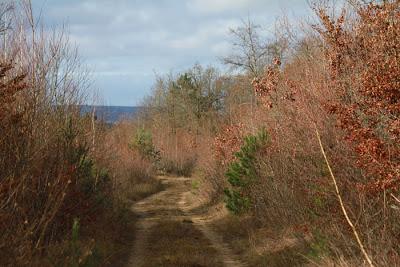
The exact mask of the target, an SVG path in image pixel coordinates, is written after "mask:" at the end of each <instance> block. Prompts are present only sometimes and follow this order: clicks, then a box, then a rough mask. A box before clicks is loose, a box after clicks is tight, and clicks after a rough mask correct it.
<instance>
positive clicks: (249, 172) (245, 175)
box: [224, 129, 268, 214]
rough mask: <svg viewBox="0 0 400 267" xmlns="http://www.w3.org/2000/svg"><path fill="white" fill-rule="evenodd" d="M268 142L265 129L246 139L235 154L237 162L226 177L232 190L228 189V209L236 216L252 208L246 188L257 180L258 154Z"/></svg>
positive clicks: (226, 193) (231, 166)
mask: <svg viewBox="0 0 400 267" xmlns="http://www.w3.org/2000/svg"><path fill="white" fill-rule="evenodd" d="M267 141H268V134H267V132H266V130H265V129H262V130H260V132H259V133H258V134H257V135H249V136H247V137H245V139H244V144H243V146H242V147H241V149H240V151H239V152H237V153H235V157H236V160H235V161H233V162H232V163H230V165H229V167H228V170H227V171H226V173H225V176H226V177H227V178H228V182H229V184H230V185H231V188H226V189H225V190H224V192H225V196H226V199H225V203H226V207H227V208H228V209H229V210H230V211H231V212H233V213H234V214H241V213H244V212H246V211H247V210H248V209H249V207H250V198H249V196H247V195H246V188H247V187H248V186H249V185H250V184H251V183H252V182H253V181H255V180H256V179H257V176H258V174H257V166H256V162H257V158H256V157H257V153H258V152H259V151H260V150H261V149H263V148H264V147H265V146H266V144H267Z"/></svg>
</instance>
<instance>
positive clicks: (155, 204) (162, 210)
mask: <svg viewBox="0 0 400 267" xmlns="http://www.w3.org/2000/svg"><path fill="white" fill-rule="evenodd" d="M159 179H160V180H161V181H162V183H163V184H164V185H165V187H166V189H165V190H164V191H161V192H159V193H157V194H155V195H152V196H150V197H148V198H146V199H144V200H141V201H139V202H137V203H135V204H134V205H133V206H132V210H133V211H134V212H135V213H136V214H137V215H138V217H139V218H138V222H137V224H136V228H137V229H136V238H135V245H134V248H133V251H132V254H131V257H130V260H129V263H128V265H127V266H129V267H131V266H132V267H140V266H142V265H143V264H145V262H146V258H145V256H144V255H146V253H145V249H146V248H148V247H149V246H147V245H146V244H147V239H148V236H149V234H150V230H151V228H152V227H153V226H154V225H156V224H157V223H159V222H162V221H166V220H170V221H171V220H172V221H189V222H193V225H194V226H195V227H196V228H197V229H198V230H200V231H201V232H202V234H203V235H204V236H205V237H206V238H207V239H208V240H209V241H210V243H211V244H212V247H213V248H214V249H215V250H216V251H217V252H218V254H219V256H220V257H221V259H222V260H223V263H224V265H225V266H227V267H240V266H245V265H244V264H243V263H242V262H240V260H239V259H238V258H236V256H235V255H234V254H233V253H232V251H231V250H230V249H229V247H228V246H227V245H226V244H224V243H223V241H222V239H221V238H220V237H219V236H218V235H217V234H216V233H215V232H214V231H213V230H212V229H211V228H210V227H209V226H208V223H209V221H210V220H209V219H207V220H206V219H204V218H205V216H204V215H203V214H196V213H194V212H191V211H190V207H192V206H193V205H195V203H189V201H190V200H188V198H185V197H184V194H187V192H189V191H190V182H189V181H190V179H188V178H182V177H159ZM150 247H151V246H150Z"/></svg>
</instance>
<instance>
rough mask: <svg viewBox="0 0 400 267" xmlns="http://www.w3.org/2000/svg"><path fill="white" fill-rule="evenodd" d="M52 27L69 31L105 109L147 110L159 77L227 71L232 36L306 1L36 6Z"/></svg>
mask: <svg viewBox="0 0 400 267" xmlns="http://www.w3.org/2000/svg"><path fill="white" fill-rule="evenodd" d="M32 3H33V5H34V9H35V11H36V12H37V13H39V12H41V13H42V20H43V21H44V23H45V25H47V26H48V27H54V26H57V25H62V24H63V23H66V24H67V25H68V31H69V33H70V40H71V42H72V43H73V44H75V45H77V46H78V48H79V52H80V55H81V57H82V59H83V61H84V62H85V64H86V65H87V67H88V68H89V70H90V71H91V75H92V77H91V79H92V81H93V89H95V90H98V91H99V93H100V96H101V98H102V99H103V100H102V101H103V104H106V105H119V106H134V105H140V103H141V101H142V99H143V97H145V96H147V95H149V94H150V92H151V88H152V85H153V83H154V81H155V75H156V74H157V75H164V74H166V73H170V72H173V73H176V72H179V71H183V70H185V69H187V68H190V67H191V66H193V65H194V64H195V63H199V64H202V65H205V66H208V65H216V66H218V65H220V64H221V63H220V60H219V58H221V57H223V56H226V55H228V54H229V53H230V51H231V50H230V49H231V41H232V39H231V36H230V35H229V29H230V28H236V27H238V26H240V25H241V23H242V21H243V20H246V19H247V18H250V19H251V20H252V21H254V22H255V23H256V24H259V25H261V26H262V27H263V28H264V29H265V30H266V31H268V30H271V29H272V25H273V24H274V22H275V21H276V19H277V18H278V17H279V16H282V15H283V14H286V15H288V16H289V17H291V18H294V19H296V18H301V17H302V16H304V15H305V14H307V13H308V12H309V7H308V4H307V1H306V0H33V1H32Z"/></svg>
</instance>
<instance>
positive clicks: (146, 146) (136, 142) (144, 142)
mask: <svg viewBox="0 0 400 267" xmlns="http://www.w3.org/2000/svg"><path fill="white" fill-rule="evenodd" d="M130 147H131V148H134V149H136V150H137V151H139V153H140V155H141V156H142V157H143V158H145V159H149V160H154V161H158V160H159V157H160V152H159V151H157V149H156V148H155V146H154V144H153V137H152V135H151V132H149V131H147V130H146V129H144V128H139V129H138V130H137V131H136V134H135V137H134V139H133V141H132V143H131V144H130Z"/></svg>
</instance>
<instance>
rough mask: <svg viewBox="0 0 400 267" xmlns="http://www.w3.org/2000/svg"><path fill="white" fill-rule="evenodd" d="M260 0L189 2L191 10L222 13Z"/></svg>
mask: <svg viewBox="0 0 400 267" xmlns="http://www.w3.org/2000/svg"><path fill="white" fill-rule="evenodd" d="M259 2H260V1H258V0H191V1H189V2H187V7H188V8H189V10H191V11H194V12H199V13H220V12H225V11H229V10H237V9H241V8H245V9H246V8H249V7H250V6H252V5H254V4H257V3H259Z"/></svg>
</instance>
